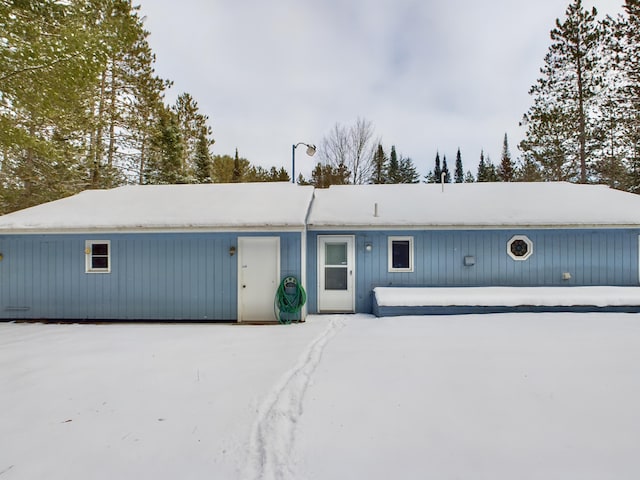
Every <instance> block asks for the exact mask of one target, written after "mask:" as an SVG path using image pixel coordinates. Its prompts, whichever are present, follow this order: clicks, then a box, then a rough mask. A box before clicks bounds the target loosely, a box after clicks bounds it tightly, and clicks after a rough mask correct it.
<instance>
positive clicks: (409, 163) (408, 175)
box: [400, 155, 420, 183]
mask: <svg viewBox="0 0 640 480" xmlns="http://www.w3.org/2000/svg"><path fill="white" fill-rule="evenodd" d="M400 179H401V183H419V182H420V175H419V174H418V170H416V166H415V165H414V164H413V160H411V158H409V157H403V156H402V155H401V156H400Z"/></svg>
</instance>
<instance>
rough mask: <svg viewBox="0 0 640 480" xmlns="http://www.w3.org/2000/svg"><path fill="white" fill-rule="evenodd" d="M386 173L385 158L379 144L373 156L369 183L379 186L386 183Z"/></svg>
mask: <svg viewBox="0 0 640 480" xmlns="http://www.w3.org/2000/svg"><path fill="white" fill-rule="evenodd" d="M386 171H387V156H386V155H385V153H384V149H383V148H382V145H381V144H378V148H377V149H376V153H375V155H374V156H373V172H372V175H371V180H370V182H371V183H374V184H380V183H387V178H386Z"/></svg>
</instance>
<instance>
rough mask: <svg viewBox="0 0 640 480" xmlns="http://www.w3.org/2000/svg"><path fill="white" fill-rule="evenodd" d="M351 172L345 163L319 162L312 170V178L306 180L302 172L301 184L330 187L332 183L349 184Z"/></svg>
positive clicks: (299, 179)
mask: <svg viewBox="0 0 640 480" xmlns="http://www.w3.org/2000/svg"><path fill="white" fill-rule="evenodd" d="M350 176H351V172H350V171H349V169H348V168H347V166H346V165H345V164H344V163H341V164H339V165H338V166H337V167H334V166H333V165H328V164H324V165H323V164H322V163H320V162H318V163H317V164H316V166H315V167H314V169H313V171H312V172H311V179H310V180H306V179H305V178H304V177H303V176H302V174H300V176H299V177H298V183H299V184H300V185H313V186H314V187H316V188H329V186H331V185H348V184H349V183H350V182H349V177H350Z"/></svg>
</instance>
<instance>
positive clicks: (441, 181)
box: [440, 172, 446, 193]
mask: <svg viewBox="0 0 640 480" xmlns="http://www.w3.org/2000/svg"><path fill="white" fill-rule="evenodd" d="M445 176H446V173H444V172H442V173H441V174H440V183H441V184H442V192H443V193H444V177H445Z"/></svg>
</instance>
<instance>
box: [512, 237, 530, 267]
mask: <svg viewBox="0 0 640 480" xmlns="http://www.w3.org/2000/svg"><path fill="white" fill-rule="evenodd" d="M518 240H521V241H523V242H524V243H526V244H527V253H526V254H525V255H522V256H521V257H519V256H517V255H515V254H514V253H513V252H512V251H511V244H512V243H513V242H516V241H518ZM507 255H509V256H510V257H511V258H512V259H514V260H516V261H518V262H524V261H525V260H528V259H529V257H531V255H533V242H532V241H531V239H530V238H529V237H527V236H526V235H514V236H513V237H511V238H510V239H509V241H508V242H507Z"/></svg>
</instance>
